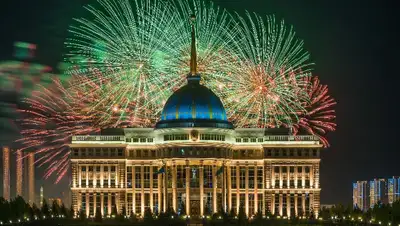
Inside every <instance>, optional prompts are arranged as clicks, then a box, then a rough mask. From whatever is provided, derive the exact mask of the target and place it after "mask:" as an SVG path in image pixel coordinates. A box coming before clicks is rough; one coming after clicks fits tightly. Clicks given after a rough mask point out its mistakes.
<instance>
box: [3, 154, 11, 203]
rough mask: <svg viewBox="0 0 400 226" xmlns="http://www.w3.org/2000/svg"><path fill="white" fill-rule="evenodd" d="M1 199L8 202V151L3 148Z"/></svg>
mask: <svg viewBox="0 0 400 226" xmlns="http://www.w3.org/2000/svg"><path fill="white" fill-rule="evenodd" d="M3 198H4V199H5V200H10V149H9V148H8V147H3Z"/></svg>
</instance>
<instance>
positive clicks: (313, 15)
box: [0, 0, 400, 204]
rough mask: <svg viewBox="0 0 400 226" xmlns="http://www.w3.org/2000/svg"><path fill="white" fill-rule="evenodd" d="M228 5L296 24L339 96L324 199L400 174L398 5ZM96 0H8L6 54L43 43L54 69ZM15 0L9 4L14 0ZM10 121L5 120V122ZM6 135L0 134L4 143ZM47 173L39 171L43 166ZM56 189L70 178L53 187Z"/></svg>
mask: <svg viewBox="0 0 400 226" xmlns="http://www.w3.org/2000/svg"><path fill="white" fill-rule="evenodd" d="M214 1H215V2H216V3H217V5H219V6H221V7H225V8H227V9H228V10H234V11H238V12H239V13H240V14H243V13H244V10H245V9H247V10H248V11H255V12H257V13H259V14H271V13H272V14H275V15H276V16H277V17H278V18H284V19H285V21H286V23H288V24H292V25H293V26H294V28H295V30H296V32H297V35H298V36H299V37H300V38H302V39H304V41H305V46H306V49H307V50H308V51H309V52H310V53H311V56H312V60H313V61H314V62H315V63H316V65H315V67H314V68H315V71H314V73H315V74H316V75H319V76H320V78H321V80H322V82H323V83H324V84H327V85H328V86H329V89H330V93H331V95H332V96H333V97H335V98H336V100H337V102H338V105H337V107H336V110H337V123H338V128H337V131H336V132H334V133H332V134H330V135H329V140H330V142H331V147H330V148H329V149H327V150H325V151H324V152H323V155H322V168H321V187H322V203H326V204H330V203H339V202H341V203H349V202H351V195H352V193H351V183H352V182H353V181H355V180H366V179H370V178H373V177H388V176H393V175H400V168H399V166H398V165H397V164H398V162H399V159H400V154H399V152H398V149H399V148H398V147H397V143H398V142H399V141H398V140H397V139H399V138H397V128H398V127H399V125H400V124H399V122H398V118H399V117H398V106H397V105H398V104H399V101H398V99H399V97H400V95H399V94H398V92H399V90H400V88H399V87H398V84H399V81H400V79H399V74H398V69H397V68H398V64H399V63H400V59H399V55H398V54H399V50H400V48H399V41H398V40H400V35H399V34H398V27H399V26H398V18H399V16H398V14H399V13H398V10H397V7H396V6H395V5H394V3H393V4H391V3H389V2H386V1H368V0H367V1H365V0H364V1H361V0H351V1H348V0H338V1H328V0H325V1H318V0H304V1H301V0H292V1H287V0H273V1H272V0H214ZM90 2H93V1H90V0H86V1H85V0H68V1H66V0H30V1H26V0H3V1H2V2H1V5H0V12H1V14H0V15H1V17H2V19H1V22H2V23H1V24H2V26H1V31H2V32H1V35H0V39H1V42H0V59H1V60H7V59H10V58H11V56H12V48H13V42H14V41H27V42H32V43H36V44H37V45H38V51H37V58H36V61H37V62H39V63H42V64H47V65H50V66H55V65H56V64H57V63H58V62H60V61H61V59H62V52H63V41H64V39H65V37H66V35H67V26H68V25H69V24H70V23H71V21H72V18H73V17H79V16H80V15H82V13H83V9H82V5H84V4H86V3H90ZM7 3H8V4H7ZM1 122H3V121H1ZM5 135H6V132H0V136H2V137H3V139H0V140H2V141H3V142H4V140H5V139H4V136H5ZM399 140H400V139H399ZM38 173H40V171H38ZM39 183H44V184H45V190H46V187H48V188H49V190H52V191H53V192H54V193H55V194H56V193H59V192H60V191H61V190H66V189H67V188H66V186H67V183H66V182H64V183H62V184H61V185H52V184H51V181H45V182H43V180H39V179H38V184H39Z"/></svg>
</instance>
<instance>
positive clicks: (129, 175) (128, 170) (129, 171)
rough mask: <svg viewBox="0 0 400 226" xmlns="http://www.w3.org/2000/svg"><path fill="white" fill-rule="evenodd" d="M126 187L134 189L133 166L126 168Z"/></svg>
mask: <svg viewBox="0 0 400 226" xmlns="http://www.w3.org/2000/svg"><path fill="white" fill-rule="evenodd" d="M126 187H127V188H132V166H128V167H126Z"/></svg>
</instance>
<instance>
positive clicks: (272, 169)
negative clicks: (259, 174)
mask: <svg viewBox="0 0 400 226" xmlns="http://www.w3.org/2000/svg"><path fill="white" fill-rule="evenodd" d="M268 165H269V168H271V187H272V188H275V183H276V182H275V167H274V166H272V164H271V163H268ZM266 174H267V177H268V172H267V173H266ZM266 185H267V186H266V187H265V188H267V189H269V188H271V187H270V186H269V184H268V181H267V184H266Z"/></svg>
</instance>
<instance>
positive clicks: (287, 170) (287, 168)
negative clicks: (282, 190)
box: [286, 166, 290, 188]
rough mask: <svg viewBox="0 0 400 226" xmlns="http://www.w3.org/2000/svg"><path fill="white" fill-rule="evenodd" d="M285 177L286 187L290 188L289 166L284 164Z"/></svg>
mask: <svg viewBox="0 0 400 226" xmlns="http://www.w3.org/2000/svg"><path fill="white" fill-rule="evenodd" d="M286 177H287V178H286V184H287V186H286V187H287V188H290V166H286Z"/></svg>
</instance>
